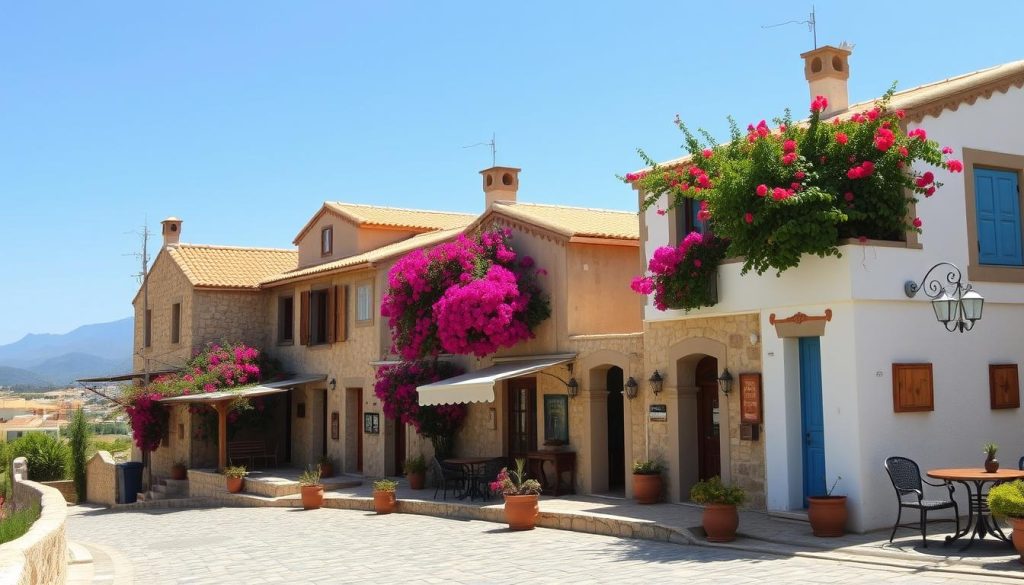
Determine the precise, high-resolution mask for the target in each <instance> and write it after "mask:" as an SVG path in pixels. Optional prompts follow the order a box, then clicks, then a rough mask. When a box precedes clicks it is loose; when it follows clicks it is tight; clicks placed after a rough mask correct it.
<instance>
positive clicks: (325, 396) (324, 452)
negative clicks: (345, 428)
mask: <svg viewBox="0 0 1024 585" xmlns="http://www.w3.org/2000/svg"><path fill="white" fill-rule="evenodd" d="M321 424H322V425H323V429H324V442H323V448H322V449H321V450H320V454H321V455H325V456H326V455H327V435H328V433H330V432H331V428H330V427H329V426H328V425H327V389H326V388H324V408H323V420H322V421H321Z"/></svg>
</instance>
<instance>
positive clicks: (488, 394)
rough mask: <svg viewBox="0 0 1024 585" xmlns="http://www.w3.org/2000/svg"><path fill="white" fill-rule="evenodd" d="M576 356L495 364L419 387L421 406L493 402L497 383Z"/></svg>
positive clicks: (533, 358)
mask: <svg viewBox="0 0 1024 585" xmlns="http://www.w3.org/2000/svg"><path fill="white" fill-rule="evenodd" d="M573 358H575V356H574V355H558V356H536V357H531V358H523V359H516V360H515V361H506V362H502V363H499V364H494V365H493V366H491V367H489V368H484V369H482V370H477V371H475V372H468V373H465V374H462V375H460V376H455V377H454V378H448V379H447V380H440V381H438V382H434V383H432V384H426V385H424V386H419V387H417V388H416V391H417V392H419V402H420V404H422V405H424V406H426V405H431V404H463V403H467V402H493V401H494V383H495V382H497V381H499V380H505V379H507V378H515V377H518V376H524V375H526V374H531V373H533V372H537V371H540V370H543V369H544V368H549V367H551V366H556V365H558V364H564V363H565V362H568V361H572V360H573Z"/></svg>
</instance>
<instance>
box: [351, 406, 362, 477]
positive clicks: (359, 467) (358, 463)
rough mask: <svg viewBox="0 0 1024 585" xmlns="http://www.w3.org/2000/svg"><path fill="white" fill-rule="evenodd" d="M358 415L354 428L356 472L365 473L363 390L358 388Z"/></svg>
mask: <svg viewBox="0 0 1024 585" xmlns="http://www.w3.org/2000/svg"><path fill="white" fill-rule="evenodd" d="M355 392H356V413H355V414H356V415H355V421H354V423H353V426H354V427H355V429H356V471H358V472H360V473H362V471H363V389H362V388H356V389H355Z"/></svg>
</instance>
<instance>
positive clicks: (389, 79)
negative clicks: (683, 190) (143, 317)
mask: <svg viewBox="0 0 1024 585" xmlns="http://www.w3.org/2000/svg"><path fill="white" fill-rule="evenodd" d="M809 9H810V2H806V3H804V2H756V3H755V2H736V1H726V0H720V1H714V2H704V3H700V4H698V3H691V2H685V3H684V2H681V1H674V2H672V1H665V2H660V1H648V2H641V3H637V2H629V3H626V2H622V3H616V4H607V5H606V4H602V3H600V2H593V1H591V2H550V1H548V2H503V3H497V2H447V1H444V2H412V1H408V2H392V1H383V0H382V1H374V2H340V1H337V2H299V1H294V2H254V1H251V0H249V1H245V2H226V1H224V2H184V1H181V2H173V3H162V5H161V6H155V5H154V3H148V2H141V3H140V2H66V3H56V2H46V3H42V2H8V3H6V4H5V8H4V10H3V12H2V15H0V202H2V203H3V205H2V208H0V209H2V211H0V274H2V278H3V281H2V282H3V286H2V287H0V307H2V309H0V316H2V319H0V343H7V342H10V341H13V340H15V339H17V338H19V337H21V336H22V335H24V334H25V333H28V332H37V333H39V332H64V331H68V330H70V329H72V328H74V327H76V326H78V325H80V324H84V323H91V322H98V321H106V320H113V319H117V318H121V317H125V316H128V315H130V314H131V305H130V302H131V298H132V296H133V295H134V293H135V290H136V289H137V283H136V281H135V280H134V279H133V278H132V277H131V276H130V275H131V274H132V273H134V272H137V271H138V266H137V261H136V259H135V258H134V257H131V256H127V255H126V254H129V253H131V252H134V251H136V250H137V249H138V247H139V242H138V237H137V236H136V234H135V232H137V231H138V230H139V229H140V227H141V226H142V224H143V223H144V221H145V220H146V219H147V218H148V223H149V225H150V227H151V228H154V229H157V230H158V228H159V225H158V222H159V220H161V219H163V218H164V217H166V216H168V215H177V216H180V217H182V218H183V219H184V220H185V224H184V227H183V240H184V241H187V242H196V243H216V244H234V245H253V246H274V247H287V246H290V245H291V240H292V238H293V237H294V235H295V234H296V232H297V231H298V229H299V228H300V227H301V226H302V224H303V223H304V222H305V220H306V219H307V218H308V217H309V216H310V215H311V214H312V213H313V212H314V211H315V210H316V209H317V208H318V206H319V205H320V203H321V202H322V201H324V200H327V199H331V200H345V201H352V202H362V203H376V204H386V205H396V206H411V207H427V208H435V209H452V210H464V211H478V210H480V209H481V208H482V205H483V197H482V194H481V192H480V185H479V175H478V174H477V171H479V170H481V169H483V168H484V167H486V166H489V163H490V152H489V151H488V150H487V149H486V148H475V149H463V146H465V145H468V144H472V143H475V142H480V141H482V140H486V139H488V138H489V137H490V135H491V132H492V131H493V132H496V133H497V137H498V163H499V164H505V165H511V166H519V167H522V169H523V173H522V176H521V189H520V195H519V196H520V199H521V200H529V201H536V202H547V203H563V204H568V205H584V206H593V207H606V208H618V209H634V208H635V202H636V200H635V196H634V195H633V193H632V191H631V190H630V189H628V188H626V187H624V186H623V185H622V184H620V183H619V182H618V181H617V180H616V179H615V176H614V175H615V173H621V172H624V171H626V170H631V169H633V168H636V167H637V166H639V160H638V159H637V157H636V155H635V153H634V149H635V148H636V147H638V146H643V147H644V148H645V149H647V150H648V151H649V152H651V153H652V154H653V155H655V156H656V157H658V158H669V157H674V156H677V155H678V154H679V152H680V151H679V146H678V145H679V143H680V142H681V141H680V139H679V136H678V134H677V133H676V131H675V130H674V128H673V127H672V126H671V120H672V117H673V116H674V115H675V114H676V113H677V112H678V113H680V114H681V115H682V117H683V118H684V119H685V120H687V121H688V122H689V123H690V124H691V125H694V126H704V127H706V128H708V129H710V130H712V131H713V132H715V133H716V134H717V135H720V136H723V137H724V135H725V128H726V123H725V117H726V116H727V115H729V114H731V115H733V116H735V117H736V119H737V120H738V121H740V122H741V123H743V124H746V123H747V122H749V121H756V120H758V119H760V118H764V117H771V116H774V115H777V114H780V113H781V112H782V110H783V109H784V108H786V107H792V108H793V109H794V110H795V111H796V112H798V113H802V111H803V110H804V108H805V107H806V105H807V102H808V96H807V86H806V82H805V81H804V79H803V69H802V62H801V60H800V59H799V57H798V55H799V53H801V52H803V51H806V50H808V49H810V48H811V37H810V34H809V33H808V32H807V28H806V27H805V26H803V25H795V24H794V25H788V26H783V27H779V28H774V29H763V28H761V26H762V25H765V24H772V23H777V22H781V21H785V20H791V19H792V20H804V19H806V18H807V13H808V12H809ZM817 11H818V40H819V43H822V44H824V43H831V44H838V43H839V42H840V41H842V40H848V41H850V42H852V43H856V49H855V50H854V54H853V57H852V58H851V61H850V66H851V67H850V68H851V79H850V85H851V99H852V100H860V99H868V98H871V97H874V96H876V95H878V94H880V93H881V92H883V91H884V90H885V89H886V88H887V87H888V86H889V84H890V83H891V82H892V81H893V80H899V82H900V86H901V87H910V86H913V85H917V84H920V83H925V82H930V81H935V80H938V79H941V78H944V77H948V76H951V75H956V74H960V73H964V72H967V71H971V70H974V69H978V68H982V67H986V66H990V65H995V64H999V63H1003V62H1007V61H1012V60H1015V59H1021V58H1024V51H1022V50H1021V49H1020V47H1021V41H1020V31H1019V26H1020V22H1021V21H1022V17H1024V4H1022V3H1020V2H1019V1H1016V0H1015V1H1004V2H985V3H975V4H964V3H963V2H940V1H928V2H921V1H919V2H899V3H892V2H879V1H874V0H861V1H858V2H848V1H842V2H840V1H820V0H819V2H817ZM158 246H159V243H158V242H157V243H154V245H153V246H152V247H151V252H153V253H155V252H156V251H157V249H158Z"/></svg>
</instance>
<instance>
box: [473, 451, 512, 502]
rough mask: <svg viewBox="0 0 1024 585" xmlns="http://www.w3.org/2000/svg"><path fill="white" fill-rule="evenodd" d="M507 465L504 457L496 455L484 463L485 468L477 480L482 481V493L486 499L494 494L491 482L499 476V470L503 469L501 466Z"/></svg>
mask: <svg viewBox="0 0 1024 585" xmlns="http://www.w3.org/2000/svg"><path fill="white" fill-rule="evenodd" d="M507 465H508V463H507V461H506V460H505V458H504V457H495V458H494V459H491V460H490V461H488V462H487V463H484V465H483V469H482V470H481V472H480V475H479V476H478V477H477V478H476V481H478V482H480V494H481V495H483V497H484V499H485V500H490V499H491V496H492V495H494V494H493V493H492V492H491V482H492V481H494V479H495V478H497V477H498V472H500V471H501V468H502V467H507Z"/></svg>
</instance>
